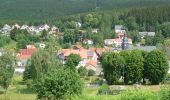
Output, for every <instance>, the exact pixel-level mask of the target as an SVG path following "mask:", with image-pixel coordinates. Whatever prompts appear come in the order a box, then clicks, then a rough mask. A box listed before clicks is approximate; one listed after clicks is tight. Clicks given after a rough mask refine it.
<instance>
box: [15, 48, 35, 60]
mask: <svg viewBox="0 0 170 100" xmlns="http://www.w3.org/2000/svg"><path fill="white" fill-rule="evenodd" d="M37 50H38V49H37V48H27V49H21V50H20V51H19V53H18V56H17V57H18V59H19V60H26V59H29V58H31V56H32V54H33V53H35V52H36V51H37Z"/></svg>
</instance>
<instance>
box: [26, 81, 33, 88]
mask: <svg viewBox="0 0 170 100" xmlns="http://www.w3.org/2000/svg"><path fill="white" fill-rule="evenodd" d="M25 84H26V85H27V88H32V86H33V85H32V84H33V80H31V79H28V80H26V81H25Z"/></svg>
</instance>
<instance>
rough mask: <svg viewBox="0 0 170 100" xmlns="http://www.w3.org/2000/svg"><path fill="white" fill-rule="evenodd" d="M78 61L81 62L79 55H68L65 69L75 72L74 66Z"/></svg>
mask: <svg viewBox="0 0 170 100" xmlns="http://www.w3.org/2000/svg"><path fill="white" fill-rule="evenodd" d="M80 61H81V57H80V55H78V54H70V55H69V56H68V57H67V60H66V65H67V67H69V68H71V69H73V70H75V68H76V66H77V65H78V64H79V62H80Z"/></svg>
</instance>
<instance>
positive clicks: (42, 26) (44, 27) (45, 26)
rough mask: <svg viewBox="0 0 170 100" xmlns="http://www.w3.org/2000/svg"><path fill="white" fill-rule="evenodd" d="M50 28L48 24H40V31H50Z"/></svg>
mask: <svg viewBox="0 0 170 100" xmlns="http://www.w3.org/2000/svg"><path fill="white" fill-rule="evenodd" d="M49 29H50V26H48V25H47V24H45V25H41V26H39V31H44V30H45V31H48V30H49Z"/></svg>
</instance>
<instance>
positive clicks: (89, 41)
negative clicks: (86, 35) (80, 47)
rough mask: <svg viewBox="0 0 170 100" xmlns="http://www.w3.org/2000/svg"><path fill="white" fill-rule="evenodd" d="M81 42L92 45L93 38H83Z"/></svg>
mask: <svg viewBox="0 0 170 100" xmlns="http://www.w3.org/2000/svg"><path fill="white" fill-rule="evenodd" d="M83 43H84V44H88V45H93V40H91V39H85V40H84V41H83Z"/></svg>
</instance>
